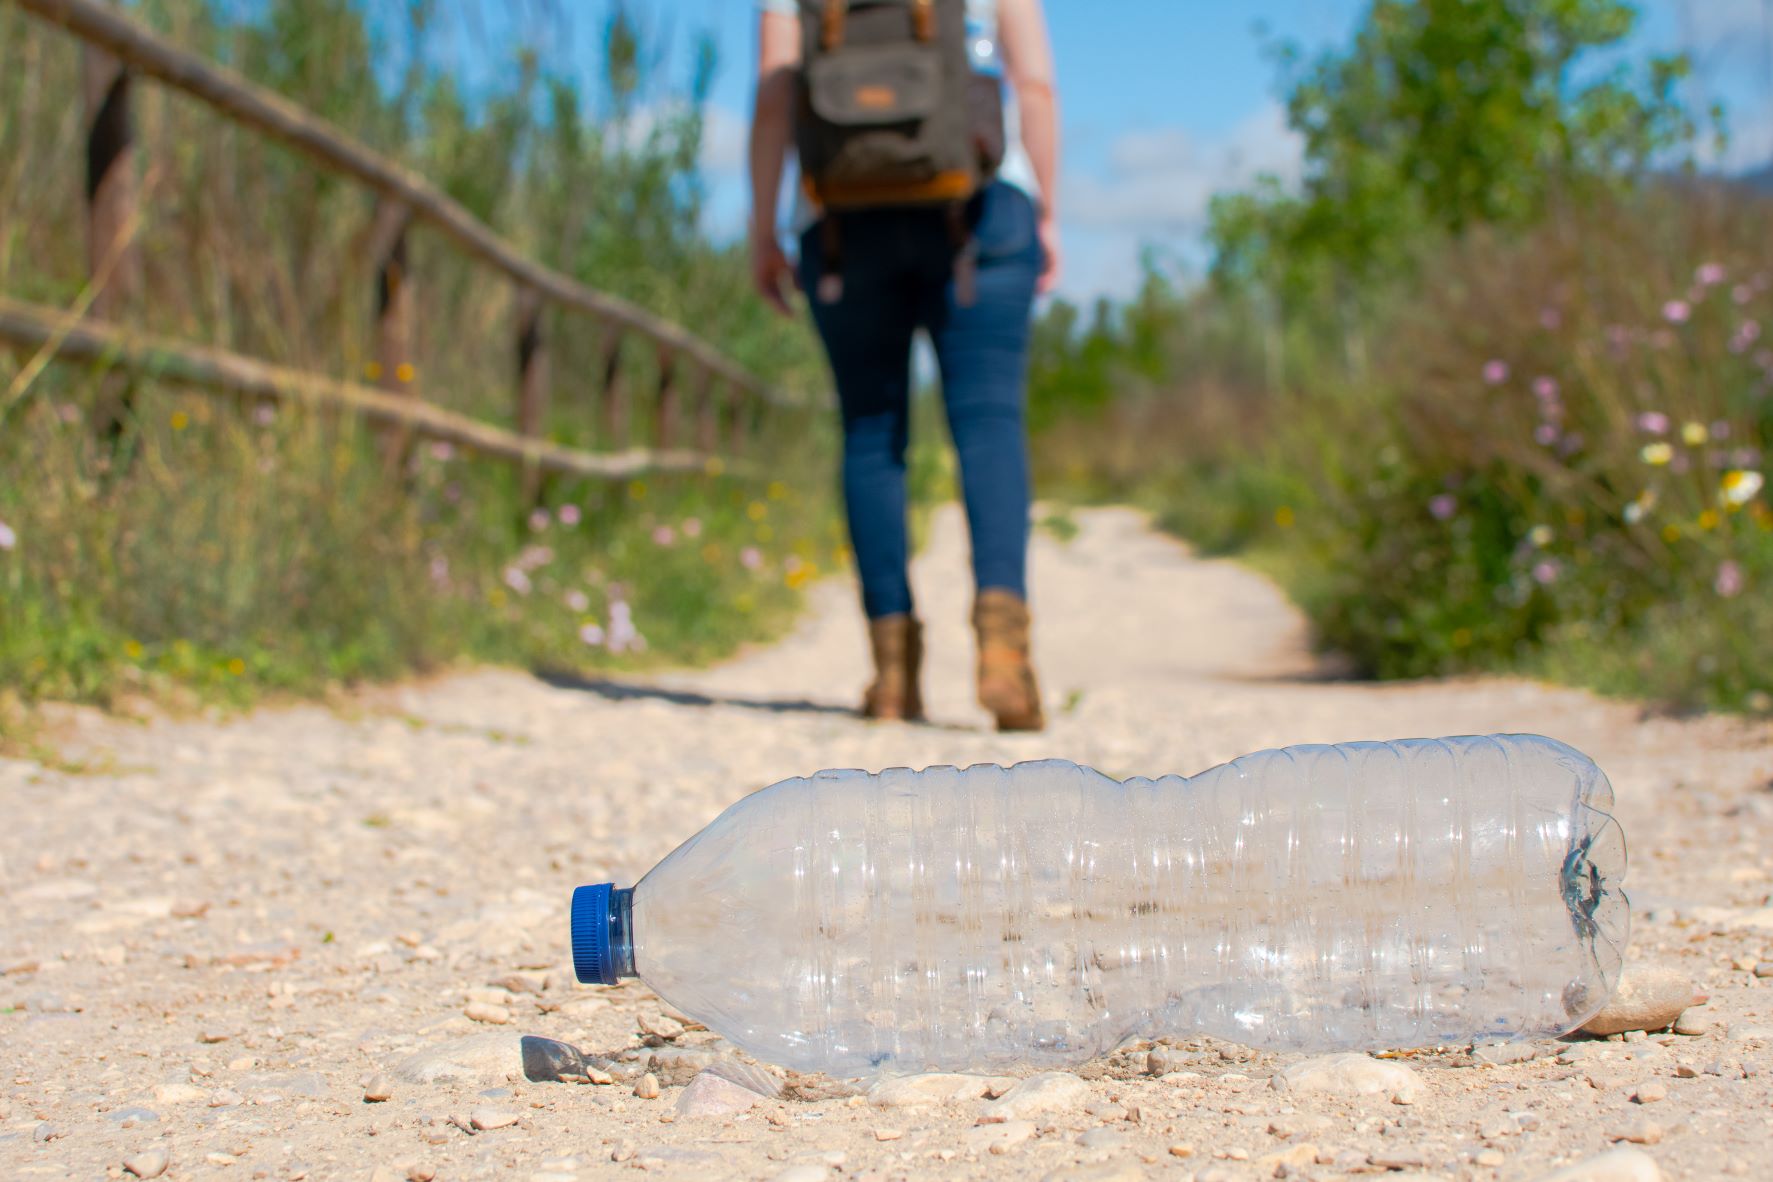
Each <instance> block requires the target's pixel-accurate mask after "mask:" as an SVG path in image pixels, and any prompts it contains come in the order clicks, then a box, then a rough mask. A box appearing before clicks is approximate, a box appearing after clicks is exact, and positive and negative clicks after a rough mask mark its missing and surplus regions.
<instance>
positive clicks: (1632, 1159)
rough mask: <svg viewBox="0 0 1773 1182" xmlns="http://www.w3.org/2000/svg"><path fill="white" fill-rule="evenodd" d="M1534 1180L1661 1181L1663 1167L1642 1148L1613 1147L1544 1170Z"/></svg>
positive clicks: (1585, 1181) (1539, 1181)
mask: <svg viewBox="0 0 1773 1182" xmlns="http://www.w3.org/2000/svg"><path fill="white" fill-rule="evenodd" d="M1537 1182H1662V1167H1660V1166H1658V1165H1657V1164H1656V1159H1655V1158H1653V1157H1651V1156H1650V1155H1649V1154H1647V1153H1645V1152H1644V1151H1643V1150H1641V1149H1615V1150H1613V1151H1612V1152H1610V1153H1603V1154H1601V1155H1600V1156H1599V1157H1591V1158H1589V1159H1588V1160H1586V1161H1579V1162H1577V1163H1576V1164H1575V1165H1573V1166H1565V1167H1564V1168H1563V1169H1561V1170H1553V1171H1552V1172H1551V1173H1549V1174H1543V1175H1541V1176H1540V1177H1539V1179H1538V1180H1537Z"/></svg>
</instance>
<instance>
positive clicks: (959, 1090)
mask: <svg viewBox="0 0 1773 1182" xmlns="http://www.w3.org/2000/svg"><path fill="white" fill-rule="evenodd" d="M990 1083H991V1081H990V1080H988V1079H987V1078H986V1077H985V1076H982V1075H949V1074H942V1073H937V1072H931V1073H929V1074H925V1075H906V1076H901V1077H899V1078H898V1079H883V1080H881V1081H880V1082H879V1083H877V1084H875V1085H874V1086H873V1087H871V1088H869V1089H868V1103H870V1104H872V1105H873V1106H874V1107H876V1108H934V1107H938V1106H940V1105H943V1104H964V1103H966V1102H968V1101H970V1100H978V1099H981V1098H983V1097H984V1096H985V1095H986V1094H987V1092H988V1090H989V1086H990ZM1012 1086H1013V1085H1012ZM1006 1090H1007V1089H1006Z"/></svg>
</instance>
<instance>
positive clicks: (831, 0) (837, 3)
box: [819, 0, 850, 53]
mask: <svg viewBox="0 0 1773 1182" xmlns="http://www.w3.org/2000/svg"><path fill="white" fill-rule="evenodd" d="M849 15H850V5H849V0H825V15H824V17H823V18H822V20H821V22H820V25H819V45H820V46H821V47H822V48H823V49H824V50H825V52H826V53H832V52H834V51H836V50H838V49H841V48H842V47H843V26H844V22H845V21H846V20H847V19H848V18H849Z"/></svg>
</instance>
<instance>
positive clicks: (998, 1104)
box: [985, 1071, 1090, 1120]
mask: <svg viewBox="0 0 1773 1182" xmlns="http://www.w3.org/2000/svg"><path fill="white" fill-rule="evenodd" d="M1089 1096H1090V1085H1089V1084H1086V1083H1085V1082H1084V1081H1083V1080H1081V1079H1079V1078H1078V1077H1077V1076H1075V1075H1072V1074H1070V1073H1069V1072H1064V1071H1045V1072H1042V1073H1041V1074H1039V1075H1031V1076H1029V1077H1028V1078H1027V1079H1025V1080H1023V1081H1022V1082H1021V1083H1019V1084H1017V1085H1016V1086H1015V1087H1013V1088H1011V1089H1010V1090H1009V1091H1007V1092H1005V1093H1004V1094H1003V1095H1002V1096H1001V1097H1000V1098H998V1099H996V1100H993V1101H991V1102H989V1103H988V1104H986V1105H985V1115H986V1116H987V1118H989V1119H992V1120H1022V1119H1025V1118H1027V1117H1029V1116H1035V1115H1038V1114H1040V1113H1043V1112H1053V1111H1056V1110H1058V1109H1064V1108H1075V1107H1078V1106H1079V1105H1081V1104H1083V1103H1084V1102H1085V1101H1086V1100H1088V1099H1089Z"/></svg>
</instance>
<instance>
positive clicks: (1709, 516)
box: [1699, 509, 1723, 531]
mask: <svg viewBox="0 0 1773 1182" xmlns="http://www.w3.org/2000/svg"><path fill="white" fill-rule="evenodd" d="M1722 520H1723V519H1722V518H1720V517H1719V516H1718V511H1717V510H1716V509H1707V510H1706V511H1705V512H1703V513H1701V514H1700V515H1699V528H1700V529H1703V530H1708V531H1709V530H1714V529H1716V528H1718V525H1719V524H1720V523H1721V522H1722Z"/></svg>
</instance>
